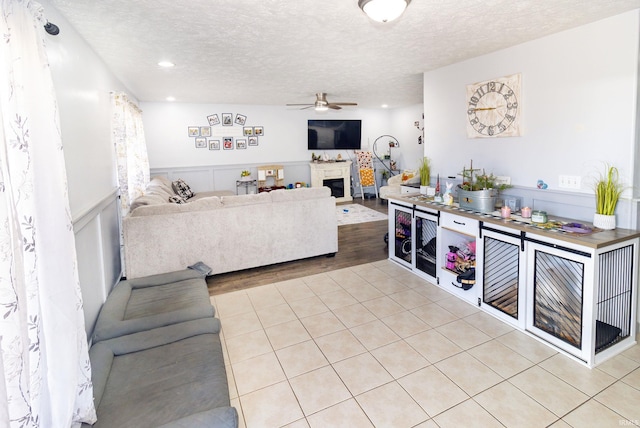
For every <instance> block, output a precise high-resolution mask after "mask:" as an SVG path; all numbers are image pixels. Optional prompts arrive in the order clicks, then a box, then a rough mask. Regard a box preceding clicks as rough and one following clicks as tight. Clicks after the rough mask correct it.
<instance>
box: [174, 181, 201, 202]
mask: <svg viewBox="0 0 640 428" xmlns="http://www.w3.org/2000/svg"><path fill="white" fill-rule="evenodd" d="M172 187H173V190H174V191H175V192H176V194H177V195H178V196H181V197H183V198H184V199H189V198H193V197H194V196H195V195H196V194H195V193H193V191H192V190H191V187H189V185H188V184H187V183H185V182H184V180H183V179H181V178H179V179H177V180H176V181H174V182H173V183H172Z"/></svg>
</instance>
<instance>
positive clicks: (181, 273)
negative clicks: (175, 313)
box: [121, 269, 203, 289]
mask: <svg viewBox="0 0 640 428" xmlns="http://www.w3.org/2000/svg"><path fill="white" fill-rule="evenodd" d="M202 277H203V275H202V273H200V272H199V271H197V270H194V269H184V270H178V271H175V272H168V273H159V274H157V275H149V276H144V277H140V278H134V279H128V280H127V281H126V283H127V284H129V286H130V287H131V288H132V289H135V288H145V287H155V286H156V285H164V284H170V283H172V282H178V281H184V280H185V279H194V278H202ZM121 284H122V283H121Z"/></svg>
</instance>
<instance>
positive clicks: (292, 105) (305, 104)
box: [285, 103, 314, 107]
mask: <svg viewBox="0 0 640 428" xmlns="http://www.w3.org/2000/svg"><path fill="white" fill-rule="evenodd" d="M285 105H287V106H291V107H295V106H311V107H313V105H314V104H309V103H304V104H285Z"/></svg>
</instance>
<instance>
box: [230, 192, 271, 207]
mask: <svg viewBox="0 0 640 428" xmlns="http://www.w3.org/2000/svg"><path fill="white" fill-rule="evenodd" d="M270 202H271V192H264V193H257V194H254V195H231V196H223V197H222V205H224V206H225V207H235V206H239V205H256V204H268V203H270Z"/></svg>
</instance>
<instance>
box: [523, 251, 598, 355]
mask: <svg viewBox="0 0 640 428" xmlns="http://www.w3.org/2000/svg"><path fill="white" fill-rule="evenodd" d="M527 260H528V262H527V277H528V283H529V285H528V287H527V289H528V295H527V320H526V329H527V331H529V332H531V333H533V334H534V335H536V336H538V337H540V338H542V339H544V340H545V341H547V342H549V343H551V344H553V345H555V346H556V347H557V348H560V349H562V350H564V351H566V352H568V353H570V354H572V355H574V356H576V357H578V358H579V359H580V360H582V361H585V362H587V363H589V362H590V360H591V357H590V356H591V355H592V352H591V348H592V346H593V339H594V338H593V337H592V334H591V333H592V331H593V328H592V325H593V324H594V314H593V310H592V307H593V302H594V281H593V275H594V257H593V253H592V252H589V251H585V249H581V248H572V247H570V246H562V245H560V244H555V243H550V245H546V243H545V242H544V241H542V240H537V242H529V245H528V249H527Z"/></svg>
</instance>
